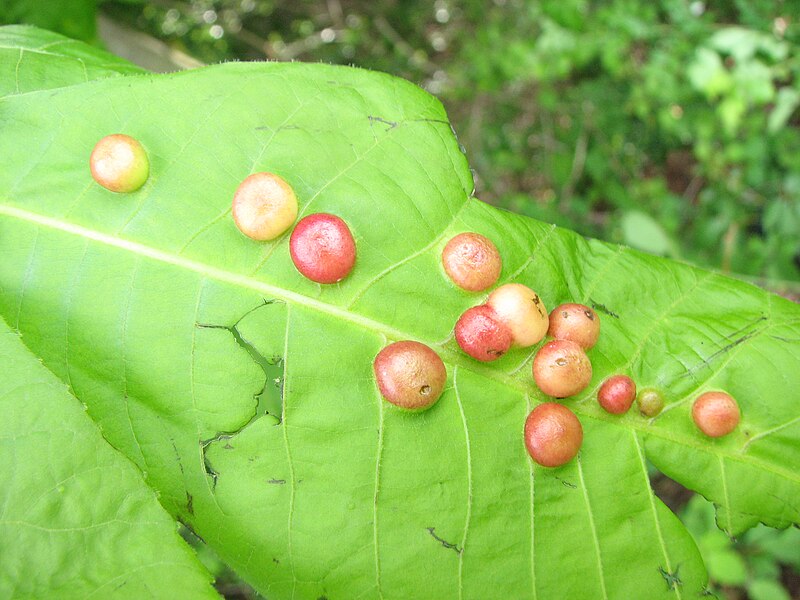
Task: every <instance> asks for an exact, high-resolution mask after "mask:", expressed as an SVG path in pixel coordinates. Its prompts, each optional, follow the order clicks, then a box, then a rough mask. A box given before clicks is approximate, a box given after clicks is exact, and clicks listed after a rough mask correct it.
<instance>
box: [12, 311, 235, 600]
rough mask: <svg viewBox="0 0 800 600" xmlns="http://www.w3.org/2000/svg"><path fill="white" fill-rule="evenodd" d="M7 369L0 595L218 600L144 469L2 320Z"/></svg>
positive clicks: (16, 596) (20, 596) (14, 596)
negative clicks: (115, 445)
mask: <svg viewBox="0 0 800 600" xmlns="http://www.w3.org/2000/svg"><path fill="white" fill-rule="evenodd" d="M0 364H2V365H3V374H4V375H3V377H2V378H0V409H2V414H3V420H2V421H1V422H0V462H2V465H3V469H2V471H0V507H1V508H0V556H2V557H3V559H2V561H0V596H2V597H3V598H175V597H181V598H218V597H219V596H218V595H217V594H216V593H215V592H214V590H213V588H212V587H211V585H210V576H209V575H208V573H207V572H206V571H205V569H203V567H202V566H201V565H200V563H199V562H198V561H197V557H196V556H195V555H194V554H193V552H192V551H191V549H190V548H189V547H188V546H187V545H186V544H185V543H184V542H183V540H181V539H180V537H179V536H178V534H177V531H176V528H175V522H174V521H173V520H172V519H171V518H170V516H169V515H167V514H166V512H165V511H164V509H163V508H162V507H161V506H160V505H159V504H158V500H157V497H156V494H155V493H154V491H153V490H152V489H151V488H149V487H148V486H147V484H146V483H145V482H144V481H143V480H142V476H141V473H140V472H139V470H138V469H137V468H136V467H135V466H134V465H133V464H132V463H131V462H130V461H129V460H128V459H127V458H126V457H124V456H123V455H121V454H120V453H119V452H117V451H116V450H114V449H113V448H112V447H111V446H110V445H109V444H108V442H106V441H105V440H104V439H103V437H102V436H101V435H100V433H99V431H98V430H97V427H96V426H95V424H94V423H93V422H92V420H91V419H90V418H89V417H88V416H87V415H86V412H85V409H84V407H83V406H82V405H81V404H80V402H79V401H78V400H77V399H76V398H75V397H74V396H72V395H71V394H70V393H69V391H68V390H67V388H66V387H65V385H64V383H63V382H61V381H59V380H58V379H57V378H56V377H54V376H53V374H52V373H50V372H49V371H48V370H47V369H46V368H45V367H44V366H42V364H41V362H40V361H39V360H37V358H36V357H35V356H33V355H32V354H31V353H30V352H29V351H28V349H27V348H26V347H25V346H24V345H23V343H22V341H21V340H20V339H19V336H18V335H17V334H16V333H14V332H13V331H11V330H10V329H9V328H8V326H7V325H6V324H5V322H3V321H2V320H0ZM170 590H177V591H179V594H178V596H176V595H175V591H170Z"/></svg>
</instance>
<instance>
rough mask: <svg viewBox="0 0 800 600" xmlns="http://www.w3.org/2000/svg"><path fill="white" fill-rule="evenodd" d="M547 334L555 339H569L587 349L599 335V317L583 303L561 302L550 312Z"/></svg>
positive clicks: (594, 342)
mask: <svg viewBox="0 0 800 600" xmlns="http://www.w3.org/2000/svg"><path fill="white" fill-rule="evenodd" d="M547 334H548V335H550V336H551V337H553V338H555V339H557V340H570V341H571V342H575V343H576V344H578V345H580V346H581V347H582V348H585V349H586V350H588V349H589V348H591V347H593V346H594V345H595V344H596V343H597V338H598V337H599V336H600V317H598V316H597V313H596V312H594V311H593V310H592V309H591V308H589V307H588V306H584V305H583V304H574V303H569V304H562V305H561V306H557V307H556V308H554V309H553V312H551V313H550V329H549V330H548V332H547Z"/></svg>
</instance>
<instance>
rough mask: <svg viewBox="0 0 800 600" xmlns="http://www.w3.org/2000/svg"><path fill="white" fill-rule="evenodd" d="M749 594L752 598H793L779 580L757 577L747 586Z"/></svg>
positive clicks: (789, 599) (753, 599) (776, 599)
mask: <svg viewBox="0 0 800 600" xmlns="http://www.w3.org/2000/svg"><path fill="white" fill-rule="evenodd" d="M747 595H748V596H749V597H750V598H751V599H752V600H791V597H790V596H789V593H788V592H787V591H786V589H785V588H784V587H783V586H782V585H781V584H780V583H779V582H777V581H773V580H770V579H756V580H754V581H752V582H751V583H750V584H749V585H748V586H747Z"/></svg>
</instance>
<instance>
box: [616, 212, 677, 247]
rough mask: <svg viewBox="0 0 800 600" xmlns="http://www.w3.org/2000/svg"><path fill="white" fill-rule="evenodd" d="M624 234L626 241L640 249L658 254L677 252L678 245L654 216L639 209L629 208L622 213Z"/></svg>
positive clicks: (621, 222) (621, 221)
mask: <svg viewBox="0 0 800 600" xmlns="http://www.w3.org/2000/svg"><path fill="white" fill-rule="evenodd" d="M620 224H621V225H622V236H623V239H624V240H625V243H626V244H628V245H629V246H632V247H633V248H636V249H638V250H643V251H645V252H649V253H650V254H656V255H661V256H664V255H672V256H675V255H676V254H677V245H676V244H675V242H674V241H673V240H672V239H670V237H669V235H668V234H667V232H666V231H665V230H664V228H663V227H662V226H661V224H660V223H659V222H658V221H656V220H655V219H654V218H653V217H651V216H650V215H648V214H647V213H644V212H641V211H639V210H629V211H627V212H625V213H624V214H623V215H622V219H621V220H620Z"/></svg>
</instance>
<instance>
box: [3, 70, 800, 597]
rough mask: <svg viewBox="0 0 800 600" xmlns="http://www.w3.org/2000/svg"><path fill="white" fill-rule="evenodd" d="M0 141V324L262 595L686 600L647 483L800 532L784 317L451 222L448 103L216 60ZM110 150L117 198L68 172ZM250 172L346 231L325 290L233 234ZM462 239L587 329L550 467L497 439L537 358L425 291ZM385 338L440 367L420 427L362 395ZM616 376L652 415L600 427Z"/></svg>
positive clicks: (456, 161) (704, 285)
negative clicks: (6, 163)
mask: <svg viewBox="0 0 800 600" xmlns="http://www.w3.org/2000/svg"><path fill="white" fill-rule="evenodd" d="M78 124H80V126H78ZM0 131H3V134H2V137H0V154H2V155H3V156H12V159H11V161H10V165H11V168H10V169H7V170H5V171H3V172H1V173H0V190H2V191H1V192H0V249H2V252H3V255H4V256H5V259H4V261H3V262H2V264H0V313H2V314H3V315H4V316H5V317H6V318H7V319H8V320H9V321H10V323H11V324H12V325H13V326H15V327H17V328H18V329H19V330H21V331H22V332H23V333H24V335H25V339H26V342H27V343H28V344H29V346H30V347H31V348H32V349H33V350H34V351H35V352H36V353H37V354H38V355H39V356H40V357H41V358H42V360H43V361H44V362H45V364H46V365H48V366H49V367H50V368H51V369H52V370H53V371H54V372H55V373H56V374H58V375H59V376H60V377H61V378H62V379H63V380H64V381H67V382H68V383H69V385H70V387H71V389H72V390H73V391H74V393H75V394H76V395H77V396H78V397H79V398H80V399H81V400H82V401H83V402H85V403H86V404H87V406H88V409H89V413H90V415H91V416H92V418H93V419H94V420H95V421H96V422H97V423H98V425H99V426H100V427H101V428H102V430H103V433H104V435H105V436H106V437H107V439H108V440H109V441H111V443H112V444H114V445H115V447H117V448H118V449H119V450H121V451H122V452H124V453H125V454H127V455H128V456H129V457H130V458H131V459H132V460H133V461H134V462H136V463H137V464H138V465H139V466H140V468H141V469H142V470H143V471H144V472H146V473H147V475H148V482H149V483H150V484H151V485H153V486H154V487H155V488H156V489H158V490H159V492H160V494H161V496H160V498H161V501H162V504H163V505H164V506H165V507H166V508H167V509H168V510H169V511H170V512H171V513H172V514H173V515H175V516H176V517H179V518H180V519H182V520H184V521H185V522H187V523H189V524H191V526H192V527H193V528H194V529H195V530H196V531H197V532H198V533H199V534H200V535H201V536H202V537H203V538H204V539H205V540H206V541H207V542H208V543H209V544H210V545H212V546H213V547H214V548H215V549H216V550H217V551H218V552H219V553H220V554H221V555H222V556H223V557H224V558H225V560H226V561H228V562H229V563H230V564H231V565H232V566H233V567H234V568H236V569H237V570H238V571H239V572H240V573H241V574H242V575H243V576H245V577H246V578H247V579H248V581H250V582H251V583H253V584H254V585H256V586H257V587H258V588H259V589H260V590H261V591H262V592H264V593H265V594H267V595H269V596H270V597H277V598H291V597H295V598H319V597H321V596H325V597H327V598H341V597H347V598H381V597H382V598H408V597H420V596H426V595H427V596H430V597H436V598H472V597H480V598H494V597H496V598H508V597H514V598H517V597H532V598H536V597H538V598H547V597H554V596H556V597H592V598H594V597H597V598H604V597H605V598H626V597H642V595H646V596H647V597H648V598H659V597H677V598H683V597H693V596H695V595H697V594H699V593H700V592H702V591H703V589H704V588H705V585H706V574H705V569H704V567H703V564H702V560H701V559H700V556H699V554H698V551H697V549H696V547H695V545H694V543H693V541H692V540H691V537H690V536H689V534H688V533H687V531H686V530H685V528H684V527H683V526H682V525H681V524H680V522H679V521H678V520H677V518H676V517H675V516H674V515H673V514H672V513H671V512H670V511H669V510H668V509H667V508H666V507H665V506H664V505H663V504H662V503H661V501H660V500H659V499H658V498H657V497H655V496H654V494H653V492H652V490H651V488H650V485H649V482H648V476H647V461H650V462H652V463H654V464H655V465H656V466H658V467H659V468H660V469H661V470H662V471H664V472H665V473H667V474H669V475H670V476H671V477H673V478H675V479H676V480H677V481H679V482H681V483H683V484H684V485H687V486H689V487H692V488H693V489H696V490H698V491H699V492H701V493H702V494H703V495H704V496H706V497H707V498H709V499H711V500H712V501H714V502H715V503H716V504H717V505H718V506H719V507H720V510H719V514H718V518H719V522H720V525H721V526H722V527H723V528H724V529H726V530H727V531H728V532H729V533H730V534H736V533H738V532H740V531H743V530H744V529H746V528H747V527H749V526H751V525H753V524H754V523H756V522H758V521H763V522H765V523H768V524H770V525H773V526H778V527H785V526H787V525H789V524H791V523H798V522H800V507H798V504H797V500H796V499H797V498H798V497H800V475H798V470H797V465H798V464H800V461H799V459H800V448H799V447H798V443H797V439H798V434H799V433H800V409H798V408H797V402H796V389H798V384H800V376H799V375H798V372H797V369H796V364H797V360H798V343H797V342H798V341H800V310H798V307H797V306H796V305H794V304H791V303H789V302H788V301H785V300H783V299H780V298H778V297H775V296H771V295H769V294H767V293H765V292H763V291H761V290H759V289H757V288H755V287H752V286H750V285H747V284H744V283H741V282H738V281H735V280H732V279H728V278H726V277H723V276H720V275H716V274H713V273H709V272H705V271H701V270H698V269H695V268H692V267H689V266H687V265H683V264H680V263H676V262H671V261H667V260H663V259H659V258H655V257H652V256H648V255H644V254H641V253H638V252H635V251H632V250H630V249H627V248H624V247H616V246H611V245H608V244H604V243H601V242H597V241H593V240H586V239H584V238H581V237H579V236H577V235H575V234H573V233H571V232H569V231H565V230H561V229H557V228H554V227H553V226H550V225H547V224H544V223H540V222H537V221H534V220H531V219H528V218H524V217H521V216H518V215H513V214H510V213H506V212H503V211H499V210H497V209H495V208H492V207H489V206H487V205H485V204H483V203H481V202H479V201H478V200H476V199H474V198H472V197H471V192H472V179H471V175H470V172H469V169H468V165H467V162H466V159H465V157H464V155H463V154H462V153H461V151H460V150H459V146H458V142H457V140H456V139H455V137H454V136H453V134H452V132H451V129H450V125H449V123H448V121H447V118H446V115H445V113H444V110H443V108H442V107H441V105H440V104H439V103H438V101H436V100H435V99H434V98H432V97H431V96H429V95H427V94H425V93H424V92H422V91H421V90H419V89H418V88H416V87H414V86H412V85H411V84H408V83H406V82H403V81H401V80H398V79H394V78H391V77H388V76H385V75H381V74H377V73H370V72H367V71H362V70H357V69H348V68H340V67H330V66H325V65H302V64H273V63H268V64H227V65H222V66H217V67H211V68H204V69H199V70H195V71H191V72H184V73H179V74H173V75H163V76H152V75H144V76H131V77H125V78H117V79H106V80H102V81H96V82H91V83H86V84H82V85H75V86H71V87H64V88H60V89H57V90H53V91H50V92H41V93H32V94H26V95H25V96H17V97H10V98H7V99H6V100H5V101H3V102H2V103H0ZM114 132H121V133H128V134H129V135H133V136H134V137H137V138H138V139H139V140H140V141H142V143H143V144H144V146H145V148H146V149H147V151H148V153H149V156H150V162H151V176H150V179H149V181H148V182H147V183H146V184H145V186H144V187H143V188H142V189H141V190H139V191H138V192H136V193H133V194H129V195H118V194H113V193H111V192H108V191H107V190H104V189H102V188H100V187H99V186H98V185H97V184H95V183H94V182H93V181H92V180H91V177H90V176H89V172H88V165H87V160H88V155H89V153H90V152H91V148H92V147H93V145H94V143H95V142H96V141H97V139H99V138H100V137H102V136H103V135H106V134H108V133H114ZM20 145H22V146H24V151H22V152H15V153H11V152H10V150H11V148H12V146H16V147H19V146H20ZM256 171H270V172H275V173H278V174H280V175H281V176H283V177H284V178H285V179H286V180H287V181H289V183H290V184H291V185H292V186H293V187H294V189H295V190H296V192H297V195H298V198H299V201H300V205H301V216H302V215H305V214H310V213H313V212H332V213H335V214H337V215H339V216H341V217H342V218H343V219H345V221H346V222H347V223H348V224H349V226H350V227H351V229H352V231H353V234H354V236H355V239H356V243H357V246H358V260H357V263H356V267H355V269H354V271H353V273H352V274H351V275H350V276H349V277H348V278H347V279H346V280H344V281H343V282H341V283H340V284H337V285H332V286H320V285H318V284H313V283H311V282H309V281H307V280H304V279H303V278H302V277H301V276H300V275H299V274H298V273H297V271H296V270H295V269H294V267H293V265H292V263H291V260H290V258H289V253H288V247H287V246H288V243H287V242H288V239H287V237H288V236H283V237H282V238H279V239H278V240H276V241H275V242H271V243H255V242H253V241H252V240H249V239H248V238H245V237H244V236H242V235H241V234H240V233H239V232H238V231H237V230H236V228H235V226H234V224H233V222H232V219H231V217H230V202H231V198H232V196H233V192H234V190H235V189H236V186H237V185H238V184H239V182H241V180H242V179H244V178H245V177H246V176H247V175H248V174H250V173H252V172H256ZM462 231H477V232H480V233H482V234H484V235H487V236H488V237H490V238H491V239H493V240H494V241H495V243H496V244H497V246H498V247H499V249H500V252H501V255H502V256H503V260H504V266H503V273H502V276H501V280H502V281H518V282H521V283H524V284H526V285H528V286H530V287H532V288H533V289H535V290H536V291H537V292H539V294H540V295H541V297H542V299H543V300H544V302H545V304H546V305H547V307H548V308H553V307H555V306H556V305H557V304H559V303H562V302H568V301H578V302H584V303H588V304H591V305H593V306H594V307H595V308H596V310H598V311H599V312H600V313H601V318H602V320H603V325H602V329H603V331H602V334H601V337H600V341H599V342H598V344H597V346H596V347H595V348H594V349H592V350H591V351H590V352H589V356H590V358H591V360H592V363H593V367H594V376H593V379H592V383H591V385H590V387H589V389H587V390H586V391H585V392H583V393H582V394H580V395H578V396H577V397H576V398H573V399H569V400H566V401H565V403H566V404H567V405H568V406H570V407H571V408H573V409H574V410H575V412H576V413H577V414H578V415H579V417H580V419H581V422H582V424H583V427H584V430H585V441H584V445H583V448H582V450H581V453H580V455H579V457H578V459H577V460H575V461H573V462H572V463H570V464H568V465H566V466H564V467H561V468H559V469H544V468H540V467H537V466H535V465H533V463H532V462H531V461H530V460H529V458H528V457H527V454H526V452H525V449H524V446H523V443H522V426H523V423H524V420H525V416H526V415H527V413H528V412H529V410H530V409H531V407H532V406H533V405H535V404H537V403H539V402H541V401H544V400H546V398H545V397H544V396H543V395H542V394H541V392H539V391H538V389H537V388H536V386H535V385H534V383H533V381H532V379H531V375H530V359H531V356H532V352H531V351H530V350H517V351H512V352H509V353H508V354H507V355H506V356H504V357H503V358H502V359H500V360H499V361H497V362H495V363H492V364H490V365H485V364H479V363H477V362H475V361H473V360H471V359H469V358H468V357H466V356H465V355H463V354H462V353H461V352H459V351H458V348H457V346H456V345H455V342H454V341H453V340H452V335H451V333H452V327H453V324H454V323H455V321H456V319H457V318H458V316H459V315H460V314H461V312H463V311H464V310H465V309H466V308H467V307H469V306H472V305H474V304H477V303H479V302H481V301H482V300H483V298H484V296H481V295H476V294H468V293H466V292H462V291H459V290H457V289H456V288H454V287H453V286H452V284H450V283H449V280H447V278H446V277H445V275H444V273H443V271H442V269H441V266H440V258H439V256H440V253H441V250H442V248H443V247H444V245H445V243H446V242H447V240H448V239H449V238H450V237H451V236H452V235H455V234H456V233H459V232H462ZM398 339H416V340H420V341H423V342H425V343H427V344H429V345H431V346H432V347H434V348H435V349H436V350H437V351H438V352H439V353H440V355H441V356H442V358H443V359H444V360H445V363H446V365H447V368H448V386H447V388H446V391H445V393H444V395H443V396H442V398H441V399H440V400H439V402H438V403H437V404H436V405H435V406H434V407H433V408H432V409H431V410H429V411H427V412H424V413H421V414H405V413H402V412H399V411H397V410H395V409H394V408H393V407H391V406H389V405H387V404H385V403H384V402H383V401H382V400H381V399H380V397H379V395H378V392H377V388H376V385H375V383H374V381H373V375H372V360H373V358H374V356H375V355H376V354H377V352H378V351H379V350H380V348H382V347H383V346H384V345H385V344H386V343H387V342H389V341H393V340H398ZM612 373H627V374H630V375H631V376H632V377H633V378H634V379H635V380H636V382H637V384H638V385H639V386H641V387H644V386H658V387H660V388H662V389H663V390H664V391H665V393H666V395H667V397H668V406H667V408H666V410H665V411H664V413H662V415H660V416H659V417H657V418H655V419H652V420H646V419H644V418H642V417H641V416H639V415H638V414H635V411H632V412H631V413H630V414H628V415H625V416H623V417H614V416H611V415H608V414H605V413H604V412H603V411H602V410H601V409H599V407H598V406H597V403H596V401H595V400H594V397H595V393H596V390H597V388H598V387H599V385H600V383H601V382H602V381H603V379H605V378H606V377H607V376H608V375H610V374H612ZM274 380H277V381H274ZM276 384H277V387H275V386H276ZM707 389H725V390H727V391H728V392H729V393H731V394H732V395H734V396H735V397H736V398H737V399H738V400H739V403H740V406H741V408H742V413H743V422H742V424H741V426H740V427H739V428H738V429H737V430H736V431H735V432H734V433H733V434H731V435H730V436H728V437H726V438H724V439H721V440H715V441H712V440H709V439H707V438H704V437H703V436H702V434H700V433H699V432H698V431H697V430H696V429H695V427H694V425H693V424H692V422H691V417H690V408H691V406H690V405H691V401H692V398H693V397H695V396H696V395H697V394H698V393H700V392H701V391H705V390H707ZM270 392H273V396H279V397H278V398H277V401H274V400H273V404H272V405H269V403H267V402H265V400H264V398H265V397H266V396H269V393H270ZM281 400H282V402H281Z"/></svg>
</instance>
